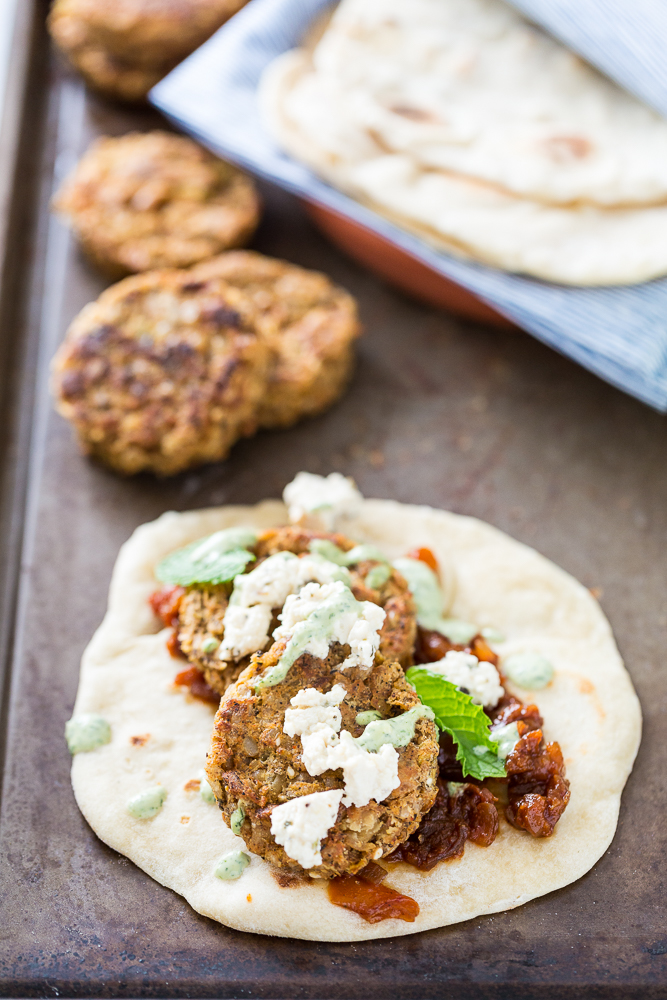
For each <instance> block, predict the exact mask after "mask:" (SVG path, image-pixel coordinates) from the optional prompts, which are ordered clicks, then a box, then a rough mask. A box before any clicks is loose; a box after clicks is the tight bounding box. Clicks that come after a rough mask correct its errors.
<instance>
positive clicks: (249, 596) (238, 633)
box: [218, 552, 346, 660]
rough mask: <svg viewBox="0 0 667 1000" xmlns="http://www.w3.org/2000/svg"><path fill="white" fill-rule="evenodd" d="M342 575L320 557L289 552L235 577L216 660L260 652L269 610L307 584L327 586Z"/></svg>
mask: <svg viewBox="0 0 667 1000" xmlns="http://www.w3.org/2000/svg"><path fill="white" fill-rule="evenodd" d="M345 572H346V571H345V570H341V567H340V566H336V564H335V563H332V562H329V561H328V560H327V559H323V558H322V557H321V556H313V555H306V556H302V557H301V558H299V557H298V556H295V555H294V553H293V552H276V553H275V555H272V556H269V558H268V559H265V560H264V562H262V563H260V565H259V566H258V567H257V568H256V569H253V570H252V571H251V572H250V573H243V574H239V576H237V577H235V579H234V590H233V593H232V596H231V599H230V602H229V605H228V607H227V610H226V611H225V617H224V619H223V625H224V629H225V634H224V637H223V640H222V642H221V644H220V648H219V651H218V656H219V657H220V659H221V660H231V659H240V658H241V657H242V656H248V655H249V654H250V653H256V652H257V651H258V650H260V649H263V648H264V647H265V646H266V644H267V642H268V641H269V627H270V625H271V617H272V609H273V608H280V607H282V606H283V604H284V603H285V599H286V598H287V596H288V595H289V594H293V593H294V592H295V591H298V590H299V589H300V588H301V587H303V585H304V584H305V583H307V582H308V581H310V580H315V581H317V582H319V583H330V582H331V581H332V580H336V579H340V577H341V573H343V574H344V573H345Z"/></svg>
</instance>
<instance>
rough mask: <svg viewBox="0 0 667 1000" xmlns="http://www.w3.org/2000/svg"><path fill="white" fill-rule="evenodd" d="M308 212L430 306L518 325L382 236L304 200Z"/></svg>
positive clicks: (357, 255) (344, 245)
mask: <svg viewBox="0 0 667 1000" xmlns="http://www.w3.org/2000/svg"><path fill="white" fill-rule="evenodd" d="M304 205H305V208H306V211H307V212H308V214H309V216H310V217H311V219H312V220H313V222H315V224H316V225H317V226H318V227H319V228H320V229H321V230H322V231H323V232H324V233H325V234H326V235H327V236H328V237H329V239H330V240H331V241H332V243H335V244H336V246H338V247H340V248H341V249H342V250H344V251H345V252H346V253H347V254H349V255H350V257H353V258H354V259H355V260H357V261H359V263H360V264H363V265H364V266H365V267H367V268H368V269H369V270H370V271H373V272H374V273H375V274H377V275H378V276H379V277H381V278H384V279H385V280H386V281H388V282H389V283H390V284H392V285H395V286H396V288H400V289H401V291H403V292H406V293H407V294H408V295H411V296H412V297H413V298H416V299H419V300H420V301H421V302H426V303H427V304H428V305H431V306H435V307H436V308H438V309H445V310H446V311H447V312H451V313H454V314H455V315H456V316H462V317H464V318H465V319H470V320H474V321H476V322H478V323H489V324H491V325H493V326H497V327H502V328H504V329H512V328H514V324H513V323H512V322H511V321H510V320H508V319H506V318H505V317H504V316H501V315H500V313H497V312H496V311H495V309H492V308H491V306H489V305H487V304H486V303H485V302H482V300H481V299H478V298H477V296H476V295H473V293H472V292H469V291H468V290H467V289H466V288H462V287H461V286H460V285H457V284H456V282H454V281H450V280H449V278H445V277H444V276H443V275H441V274H438V272H437V271H433V270H432V269H431V268H430V267H428V266H427V265H426V264H423V263H422V262H421V261H420V260H418V259H417V258H416V257H412V256H411V255H410V254H409V253H407V252H406V251H405V250H402V249H401V248H400V247H398V246H396V244H395V243H391V242H390V241H389V240H385V239H384V238H383V237H382V236H379V235H378V234H377V233H374V232H373V230H371V229H367V228H366V227H365V226H362V225H360V224H359V223H358V222H353V221H352V219H348V218H347V217H346V216H344V215H339V214H338V213H337V212H334V211H332V209H329V208H325V207H324V206H322V205H316V204H314V203H312V202H304Z"/></svg>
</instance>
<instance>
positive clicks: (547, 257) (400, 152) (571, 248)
mask: <svg viewBox="0 0 667 1000" xmlns="http://www.w3.org/2000/svg"><path fill="white" fill-rule="evenodd" d="M260 99H261V103H262V107H263V111H264V115H265V120H266V123H267V125H268V127H269V129H270V130H271V132H272V133H273V135H274V137H275V138H276V139H277V140H278V142H279V143H280V145H281V146H282V147H283V148H285V149H286V150H287V151H288V152H289V153H290V154H291V155H292V156H294V157H296V158H297V159H299V160H301V161H303V162H305V163H306V164H308V165H309V166H310V167H311V168H313V169H314V170H315V171H316V172H317V173H318V174H319V175H320V176H322V177H323V178H325V179H326V180H328V181H329V182H330V183H332V184H333V185H335V186H336V187H338V188H340V189H341V190H343V191H345V192H347V193H349V194H350V195H352V196H353V197H355V198H356V199H358V200H359V201H361V202H363V203H365V204H367V205H369V206H371V207H372V208H374V209H375V210H376V211H378V212H379V213H380V214H382V215H384V216H386V217H388V218H390V219H392V220H394V221H395V222H397V223H398V224H399V225H401V226H403V227H404V228H406V229H409V230H411V231H413V232H416V233H418V234H419V235H420V236H421V237H423V238H424V239H425V240H427V241H428V242H430V243H431V244H432V245H434V246H436V247H438V248H440V249H444V250H446V251H448V252H454V253H457V254H459V255H461V256H464V257H468V258H472V259H474V260H478V261H481V262H483V263H486V264H490V265H493V266H496V267H500V268H503V269H505V270H508V271H514V272H518V273H523V274H529V275H534V276H536V277H539V278H543V279H546V280H549V281H554V282H562V283H565V284H572V285H614V284H633V283H636V282H641V281H647V280H649V279H651V278H655V277H658V276H660V275H664V274H667V121H665V120H664V119H662V118H661V117H660V116H659V115H658V114H656V113H655V112H654V111H652V110H650V109H649V108H647V107H645V106H644V105H643V104H641V103H640V102H639V101H638V100H636V99H635V98H634V97H631V96H630V95H629V94H627V93H625V91H623V90H621V89H620V88H619V87H617V86H616V85H615V84H613V83H611V82H610V81H609V80H608V79H606V78H605V77H603V76H601V75H600V74H599V73H598V72H596V71H595V70H594V69H592V68H591V67H590V66H589V65H588V64H587V63H585V62H583V61H582V60H581V59H579V58H578V57H577V56H575V55H573V54H572V53H571V52H569V51H568V50H567V49H566V48H564V47H563V46H562V45H560V44H559V43H558V42H556V41H554V40H553V39H552V38H550V37H549V36H547V35H545V34H544V33H543V32H541V31H540V30H539V29H538V28H536V27H535V26H534V25H532V24H530V23H528V22H527V21H526V20H524V19H523V18H522V17H521V16H520V15H519V14H517V13H516V11H514V10H513V9H512V8H510V7H508V6H506V5H505V4H504V3H503V2H502V0H410V2H409V3H406V2H405V0H342V3H341V4H340V6H339V7H338V8H337V9H336V11H335V13H334V15H333V17H332V18H331V20H330V22H329V24H328V26H327V27H326V30H325V31H324V33H323V34H321V36H320V37H319V39H318V40H317V41H316V42H315V43H313V44H306V45H304V47H302V48H300V49H296V50H293V51H290V52H287V53H285V54H283V55H282V56H280V57H279V58H278V59H276V60H275V61H274V62H273V63H272V64H271V65H270V66H269V68H268V69H267V70H266V72H265V74H264V78H263V80H262V86H261V88H260Z"/></svg>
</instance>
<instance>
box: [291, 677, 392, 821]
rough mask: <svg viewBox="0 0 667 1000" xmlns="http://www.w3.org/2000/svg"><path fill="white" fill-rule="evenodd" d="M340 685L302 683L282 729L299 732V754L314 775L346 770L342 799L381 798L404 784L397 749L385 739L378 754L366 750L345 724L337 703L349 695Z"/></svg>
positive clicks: (357, 802)
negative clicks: (304, 685)
mask: <svg viewBox="0 0 667 1000" xmlns="http://www.w3.org/2000/svg"><path fill="white" fill-rule="evenodd" d="M345 693H346V692H345V688H344V687H343V686H342V684H335V685H334V686H333V688H332V689H331V691H329V692H328V693H327V694H321V693H320V692H319V691H317V690H315V688H302V689H301V691H299V692H298V693H297V694H296V695H295V696H294V697H293V698H292V699H291V702H290V704H292V705H294V706H295V707H294V708H288V709H287V710H286V712H285V722H284V724H283V732H285V733H287V735H288V736H300V737H301V746H302V754H301V759H302V760H303V763H304V765H305V768H306V770H307V771H308V774H310V775H312V776H313V777H316V776H317V775H318V774H322V773H323V772H324V771H336V770H338V769H339V768H341V769H342V771H343V780H344V782H345V794H344V797H343V804H344V805H346V806H348V805H354V806H365V805H368V803H369V802H370V801H371V799H375V801H376V802H382V800H383V799H386V797H387V796H388V795H389V794H390V793H391V792H392V791H393V790H394V788H398V786H399V785H400V780H399V777H398V753H397V751H396V749H395V748H394V747H393V746H391V744H389V743H385V744H384V745H383V746H381V747H380V749H379V750H378V751H377V753H372V752H370V751H368V750H365V749H363V748H362V747H360V746H359V745H358V743H356V741H355V740H354V738H353V736H352V734H351V733H349V732H348V731H347V730H346V729H344V730H343V732H342V733H341V734H340V737H339V736H338V735H337V734H338V731H339V730H340V726H341V714H340V709H339V708H338V705H339V704H340V703H341V702H342V701H343V699H344V697H345Z"/></svg>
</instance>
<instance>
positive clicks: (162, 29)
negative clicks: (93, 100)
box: [48, 0, 246, 101]
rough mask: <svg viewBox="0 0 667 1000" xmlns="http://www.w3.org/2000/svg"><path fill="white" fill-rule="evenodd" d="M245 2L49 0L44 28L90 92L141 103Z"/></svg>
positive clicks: (200, 0) (211, 0)
mask: <svg viewBox="0 0 667 1000" xmlns="http://www.w3.org/2000/svg"><path fill="white" fill-rule="evenodd" d="M245 2H246V0H55V2H54V4H53V6H52V8H51V13H50V15H49V20H48V26H49V31H50V32H51V36H52V38H53V40H54V42H55V43H56V45H57V46H58V48H59V49H60V50H61V51H62V52H63V53H64V54H65V55H66V56H67V58H68V59H69V61H70V62H71V63H72V65H73V66H74V67H75V68H76V69H77V70H78V71H79V72H80V73H81V74H82V75H83V77H84V78H85V80H86V82H87V83H88V84H89V85H90V86H91V87H93V88H94V89H95V90H98V91H100V92H101V93H103V94H106V95H107V96H109V97H115V98H118V99H120V100H123V101H139V100H142V99H143V98H144V97H145V96H146V94H147V93H148V91H149V90H150V89H151V87H154V86H155V84H156V83H157V82H158V80H161V79H162V77H163V76H165V75H166V74H167V73H169V72H170V70H172V69H173V68H174V66H176V65H177V64H178V63H179V62H181V60H182V59H185V57H186V56H188V55H189V54H190V53H191V52H194V50H195V49H196V48H198V47H199V46H200V45H201V44H202V43H203V42H205V41H206V39H207V38H209V37H210V36H211V35H212V34H213V32H214V31H217V29H218V28H219V27H220V26H221V25H222V24H224V23H225V21H227V20H228V19H229V18H230V17H231V16H232V14H235V13H236V11H237V10H239V9H240V8H241V7H242V6H243V5H244V3H245Z"/></svg>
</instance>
